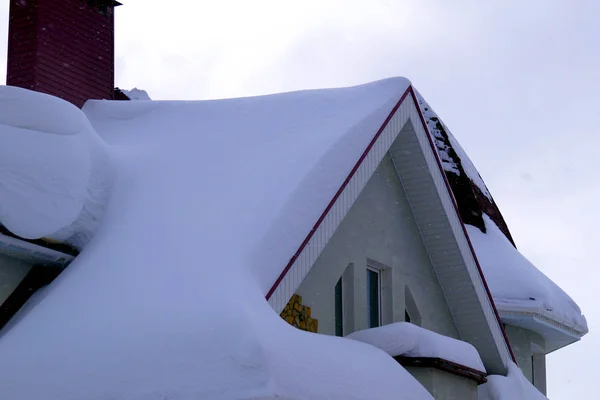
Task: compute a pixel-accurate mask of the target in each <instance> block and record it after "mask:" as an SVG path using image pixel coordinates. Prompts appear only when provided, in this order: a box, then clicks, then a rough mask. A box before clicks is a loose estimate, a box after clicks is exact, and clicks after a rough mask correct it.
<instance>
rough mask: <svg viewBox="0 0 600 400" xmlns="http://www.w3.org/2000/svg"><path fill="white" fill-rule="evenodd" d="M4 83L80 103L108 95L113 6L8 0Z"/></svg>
mask: <svg viewBox="0 0 600 400" xmlns="http://www.w3.org/2000/svg"><path fill="white" fill-rule="evenodd" d="M9 31H10V34H9V37H10V40H9V60H8V76H7V84H8V85H13V86H20V87H25V88H27V89H32V90H36V91H39V92H42V93H48V94H51V95H54V96H57V97H61V98H63V99H65V100H67V101H69V102H71V103H73V104H75V105H76V106H78V107H81V106H83V104H84V103H85V101H86V100H88V99H112V97H113V90H114V9H113V8H112V7H109V8H108V10H107V13H106V15H103V14H101V13H100V12H99V9H98V7H93V6H90V5H89V4H88V2H87V1H83V0H60V1H57V0H34V1H27V2H21V1H20V0H11V14H10V24H9Z"/></svg>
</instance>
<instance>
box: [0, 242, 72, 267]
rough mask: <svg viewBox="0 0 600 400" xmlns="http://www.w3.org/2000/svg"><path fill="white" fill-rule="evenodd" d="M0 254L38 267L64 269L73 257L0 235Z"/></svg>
mask: <svg viewBox="0 0 600 400" xmlns="http://www.w3.org/2000/svg"><path fill="white" fill-rule="evenodd" d="M0 254H6V255H8V256H11V257H14V258H18V259H21V260H24V261H31V262H33V263H36V264H38V265H42V266H48V267H59V268H64V267H66V266H67V265H69V263H70V262H71V261H73V259H74V258H75V257H74V256H72V255H70V254H66V253H62V252H60V251H57V250H52V249H49V248H47V247H43V246H40V245H37V244H34V243H29V242H27V241H25V240H20V239H17V238H13V237H10V236H6V235H4V234H1V233H0Z"/></svg>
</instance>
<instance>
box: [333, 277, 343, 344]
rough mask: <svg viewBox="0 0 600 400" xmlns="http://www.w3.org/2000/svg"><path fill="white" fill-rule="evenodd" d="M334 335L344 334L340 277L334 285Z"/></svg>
mask: <svg viewBox="0 0 600 400" xmlns="http://www.w3.org/2000/svg"><path fill="white" fill-rule="evenodd" d="M335 335H336V336H344V312H343V302H342V278H340V280H339V281H338V282H337V284H336V285H335Z"/></svg>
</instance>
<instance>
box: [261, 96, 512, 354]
mask: <svg viewBox="0 0 600 400" xmlns="http://www.w3.org/2000/svg"><path fill="white" fill-rule="evenodd" d="M409 94H410V95H411V96H412V98H413V101H414V103H415V107H416V109H417V112H418V113H419V118H420V119H421V124H422V125H423V129H425V132H427V139H428V141H429V145H430V146H431V149H432V150H433V153H434V155H435V159H436V162H437V164H438V167H439V169H440V172H441V173H442V177H443V178H444V183H445V185H446V188H447V189H448V193H449V195H450V198H451V199H452V204H453V205H454V209H455V210H456V215H457V216H458V219H459V220H460V224H461V226H462V229H463V233H464V235H465V237H466V238H467V243H468V244H469V248H470V249H471V254H472V255H473V259H474V260H475V264H476V265H477V270H478V271H479V276H481V280H482V281H483V286H484V287H485V291H486V293H487V296H488V298H489V299H490V303H491V305H492V308H493V310H494V314H495V315H496V320H497V321H498V325H499V326H500V330H501V331H502V335H503V336H504V341H505V342H506V346H507V347H508V350H509V352H510V356H511V358H512V360H513V362H514V363H515V364H516V363H517V360H516V358H515V355H514V353H513V350H512V347H511V346H510V342H509V341H508V336H507V335H506V331H505V330H504V326H503V325H502V321H501V319H500V314H499V313H498V309H497V308H496V304H495V303H494V299H493V297H492V293H491V292H490V288H489V286H488V284H487V281H486V280H485V276H484V275H483V270H482V269H481V265H480V264H479V260H478V259H477V255H476V254H475V249H474V248H473V244H472V243H471V239H470V238H469V235H468V233H467V228H466V227H465V224H464V222H463V220H462V218H461V216H460V213H459V211H458V204H457V202H456V198H455V197H454V193H453V192H452V188H451V187H450V183H449V182H448V179H447V177H446V174H445V173H444V168H443V167H442V162H441V160H440V157H439V154H438V152H437V150H436V148H435V144H434V143H433V139H432V138H431V132H429V128H428V127H427V123H426V122H425V117H424V116H423V113H422V112H421V109H420V108H419V104H418V102H417V96H416V95H415V92H414V89H413V87H412V85H411V86H409V87H408V89H406V91H405V92H404V94H403V95H402V97H400V100H398V102H397V103H396V105H395V106H394V108H393V109H392V111H391V112H390V114H389V115H388V117H387V118H386V119H385V121H383V124H382V125H381V128H379V130H378V131H377V133H376V134H375V136H374V137H373V139H372V140H371V142H370V143H369V145H368V146H367V148H366V149H365V151H364V152H363V154H362V155H361V156H360V158H359V159H358V161H357V162H356V164H355V165H354V167H353V168H352V170H351V171H350V173H349V174H348V176H347V177H346V179H345V180H344V182H343V183H342V185H341V186H340V188H339V189H338V191H337V192H336V193H335V195H334V196H333V199H331V201H330V202H329V204H328V205H327V207H326V208H325V211H323V213H322V214H321V216H320V217H319V219H318V220H317V222H316V223H315V225H314V226H313V228H312V229H311V230H310V232H309V233H308V235H306V238H305V239H304V241H303V242H302V244H300V247H298V250H296V253H294V255H293V256H292V258H291V259H290V261H289V262H288V263H287V265H286V266H285V268H284V269H283V271H282V272H281V274H280V275H279V277H278V278H277V280H276V281H275V283H274V284H273V286H271V289H269V291H268V292H267V295H266V296H265V297H266V299H267V300H269V299H270V298H271V296H272V295H273V293H275V290H276V289H277V287H278V286H279V284H280V283H281V281H283V278H285V276H286V275H287V273H288V272H289V270H290V269H291V268H292V265H294V262H295V261H296V259H298V257H299V256H300V254H301V253H302V251H303V250H304V248H306V246H307V245H308V242H309V241H310V239H311V238H312V237H313V235H314V234H315V232H316V231H317V229H318V228H319V226H320V225H321V223H322V222H323V220H324V219H325V217H326V216H327V214H329V211H330V210H331V208H332V207H333V205H334V204H335V202H336V201H337V199H338V198H339V197H340V195H341V194H342V192H343V191H344V189H345V188H346V186H348V183H349V182H350V180H351V179H352V177H353V176H354V174H355V173H356V171H357V170H358V168H359V167H360V165H361V164H362V162H363V161H364V160H365V158H366V157H367V155H368V154H369V152H370V151H371V149H372V148H373V145H374V144H375V142H376V141H377V139H379V136H381V133H382V132H383V130H384V129H385V127H386V126H387V124H388V123H389V122H390V120H391V119H392V117H393V116H394V114H395V113H396V111H397V110H398V108H399V107H400V106H401V105H402V103H403V102H404V100H405V99H406V97H407V96H408V95H409Z"/></svg>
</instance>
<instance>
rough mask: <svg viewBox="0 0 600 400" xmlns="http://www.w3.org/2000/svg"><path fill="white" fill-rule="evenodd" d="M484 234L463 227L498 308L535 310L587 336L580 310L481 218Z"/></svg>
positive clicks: (491, 223) (485, 218)
mask: <svg viewBox="0 0 600 400" xmlns="http://www.w3.org/2000/svg"><path fill="white" fill-rule="evenodd" d="M484 220H485V225H486V228H487V232H486V233H482V232H481V231H480V230H479V229H477V228H475V227H473V226H470V225H467V231H468V233H469V238H470V239H471V243H472V244H473V247H474V248H475V252H476V253H477V258H478V259H479V262H480V264H481V267H482V269H483V274H484V276H485V277H486V280H487V282H488V284H489V287H490V290H491V292H492V296H493V298H494V301H495V303H496V305H497V307H498V308H500V309H503V308H511V309H522V310H525V311H539V312H541V313H543V314H549V315H550V316H551V317H552V319H554V320H555V321H557V322H560V323H561V324H564V325H566V326H567V327H569V328H573V329H575V330H577V331H579V332H580V333H581V334H584V333H587V331H588V327H587V322H586V320H585V317H584V316H583V315H582V314H581V309H580V308H579V306H577V304H576V303H575V302H574V301H573V299H571V298H570V297H569V295H567V294H566V293H565V292H564V291H563V290H562V289H561V288H560V287H559V286H558V285H557V284H555V283H554V282H553V281H552V280H551V279H550V278H548V277H547V276H546V275H544V274H543V273H542V272H541V271H540V270H538V269H537V268H536V267H535V266H534V265H533V264H532V263H531V262H529V260H527V259H526V258H525V257H524V256H523V255H522V254H521V253H519V251H518V250H517V249H515V248H514V246H513V245H512V244H511V243H510V242H509V241H508V239H507V238H506V237H505V236H504V235H503V234H502V232H500V229H498V227H497V226H496V224H494V222H493V221H492V220H491V219H490V218H489V217H488V216H487V215H484Z"/></svg>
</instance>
